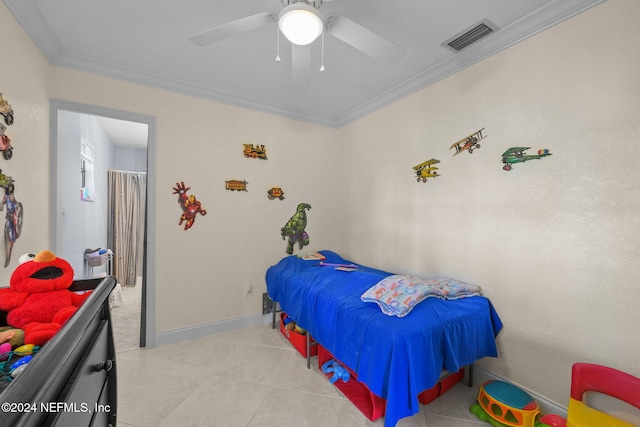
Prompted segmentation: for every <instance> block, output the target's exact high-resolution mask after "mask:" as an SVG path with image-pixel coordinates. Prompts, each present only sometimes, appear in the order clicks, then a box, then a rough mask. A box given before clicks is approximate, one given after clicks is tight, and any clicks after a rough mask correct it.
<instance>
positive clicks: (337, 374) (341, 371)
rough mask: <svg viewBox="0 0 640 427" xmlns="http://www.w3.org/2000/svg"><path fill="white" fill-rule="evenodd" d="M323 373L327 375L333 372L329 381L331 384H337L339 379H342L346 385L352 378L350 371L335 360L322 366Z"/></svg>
mask: <svg viewBox="0 0 640 427" xmlns="http://www.w3.org/2000/svg"><path fill="white" fill-rule="evenodd" d="M322 372H324V373H325V374H328V373H331V372H333V376H332V377H331V379H330V380H329V382H330V383H331V384H333V383H335V382H336V381H338V380H339V379H342V382H343V383H346V382H347V381H349V379H350V378H351V374H350V373H349V371H347V370H346V369H345V368H343V367H342V365H340V364H339V363H338V362H336V361H335V360H333V359H331V360H328V361H327V362H325V363H324V364H323V365H322Z"/></svg>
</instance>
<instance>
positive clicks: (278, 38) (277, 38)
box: [276, 25, 280, 64]
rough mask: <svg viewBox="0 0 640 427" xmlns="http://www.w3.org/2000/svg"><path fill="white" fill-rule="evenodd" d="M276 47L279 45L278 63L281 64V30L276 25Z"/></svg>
mask: <svg viewBox="0 0 640 427" xmlns="http://www.w3.org/2000/svg"><path fill="white" fill-rule="evenodd" d="M276 33H277V34H276V40H277V42H276V45H277V52H276V63H278V64H279V63H280V28H279V27H278V26H277V25H276Z"/></svg>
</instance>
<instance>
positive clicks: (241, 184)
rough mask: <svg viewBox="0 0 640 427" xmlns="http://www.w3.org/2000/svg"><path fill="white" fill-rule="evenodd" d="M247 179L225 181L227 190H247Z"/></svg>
mask: <svg viewBox="0 0 640 427" xmlns="http://www.w3.org/2000/svg"><path fill="white" fill-rule="evenodd" d="M247 184H248V182H247V181H240V180H239V179H232V180H229V181H225V186H224V188H226V189H227V190H231V191H247Z"/></svg>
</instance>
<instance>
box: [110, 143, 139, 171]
mask: <svg viewBox="0 0 640 427" xmlns="http://www.w3.org/2000/svg"><path fill="white" fill-rule="evenodd" d="M114 168H115V169H117V170H123V171H133V172H146V171H147V150H146V149H143V148H140V149H135V148H128V147H116V159H115V165H114Z"/></svg>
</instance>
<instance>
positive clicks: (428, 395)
mask: <svg viewBox="0 0 640 427" xmlns="http://www.w3.org/2000/svg"><path fill="white" fill-rule="evenodd" d="M316 347H317V353H318V369H320V370H322V365H323V364H324V363H325V362H327V361H329V360H332V359H335V357H333V355H332V354H331V353H330V352H329V351H328V350H327V349H326V348H324V347H322V346H321V345H319V344H318V345H317V346H316ZM338 363H340V361H339V360H338ZM342 366H343V367H344V368H345V369H346V370H347V371H349V374H350V375H351V378H350V379H349V381H347V382H346V383H345V382H343V381H342V380H341V379H339V380H337V381H336V382H335V383H333V384H334V385H335V386H336V387H337V388H338V390H340V391H341V392H342V393H343V394H344V395H345V397H346V398H347V399H349V400H351V402H352V403H353V404H354V405H355V406H356V407H357V408H358V409H359V410H360V412H362V413H363V414H364V416H365V417H367V418H368V419H369V420H371V421H375V420H377V419H378V418H380V417H383V416H384V411H385V406H386V400H385V399H383V398H382V397H379V396H376V395H375V394H373V393H372V392H371V391H370V390H369V389H368V388H367V386H366V385H364V384H362V383H361V382H359V381H358V380H357V377H356V375H355V374H354V373H353V372H352V371H351V369H349V368H347V367H346V366H344V365H342ZM325 375H326V376H327V378H331V377H332V376H333V373H327V374H325ZM462 378H464V369H461V370H460V371H458V372H456V373H455V374H450V375H448V376H447V377H445V378H443V379H442V380H440V381H439V382H438V383H437V384H436V385H435V386H433V387H432V388H430V389H428V390H425V391H423V392H422V393H420V394H419V395H418V401H419V402H420V403H422V404H427V403H431V402H433V401H434V400H435V399H436V398H438V397H439V396H442V395H443V394H444V393H445V392H446V391H448V390H449V389H450V388H451V387H453V386H454V385H455V384H456V383H458V382H459V381H461V380H462Z"/></svg>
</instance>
